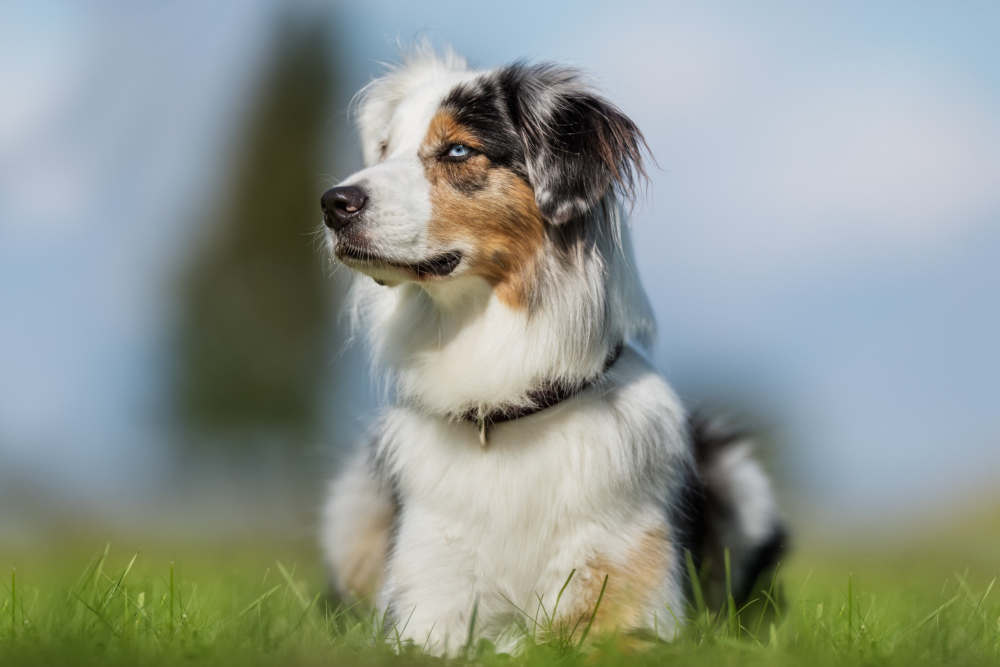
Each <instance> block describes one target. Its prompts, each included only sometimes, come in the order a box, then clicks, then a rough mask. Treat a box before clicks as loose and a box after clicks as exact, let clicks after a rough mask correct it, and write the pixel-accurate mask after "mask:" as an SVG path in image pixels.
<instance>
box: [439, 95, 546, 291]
mask: <svg viewBox="0 0 1000 667" xmlns="http://www.w3.org/2000/svg"><path fill="white" fill-rule="evenodd" d="M451 144H464V145H466V146H469V147H470V148H473V149H477V150H479V149H481V148H482V145H481V143H480V142H479V140H478V139H477V138H476V136H475V135H474V134H473V133H472V132H470V131H469V130H468V129H467V128H465V127H463V126H462V125H461V124H460V123H458V122H456V121H455V119H454V117H453V116H452V115H451V114H450V113H448V112H447V111H439V112H438V113H437V115H436V116H435V117H434V119H433V120H432V121H431V124H430V127H429V128H428V130H427V136H426V137H425V138H424V143H423V146H422V147H421V149H420V157H421V160H422V161H423V163H424V170H425V172H426V174H427V180H428V181H429V182H430V184H431V207H432V215H431V223H430V235H431V237H432V238H434V239H435V240H436V241H438V242H440V243H442V244H443V245H447V244H449V243H456V242H459V241H461V242H463V247H464V246H465V245H472V246H473V247H474V248H475V252H474V253H473V255H472V256H471V257H468V261H469V266H470V269H471V271H472V272H473V273H475V274H477V275H480V276H482V277H483V278H485V279H486V280H488V281H489V282H490V284H491V285H493V287H494V289H495V290H496V293H497V295H498V296H499V297H500V299H501V300H503V301H504V303H506V304H507V305H509V306H511V307H515V308H520V307H524V306H525V304H526V302H527V300H528V295H529V293H530V291H531V286H532V284H533V282H534V276H535V272H536V269H537V261H538V256H539V252H540V250H541V247H542V243H543V241H544V238H545V226H544V222H543V220H542V215H541V213H540V212H539V210H538V206H537V205H536V204H535V193H534V192H533V191H532V189H531V186H529V185H528V184H527V183H526V182H525V181H524V180H523V179H522V178H521V177H519V176H518V175H517V174H515V173H514V172H513V171H511V170H510V169H507V168H504V167H498V166H495V165H492V164H491V163H490V161H489V159H488V158H487V157H486V156H485V155H483V154H481V153H477V154H475V155H473V156H472V157H470V158H469V159H467V160H465V161H464V162H448V161H444V160H441V159H440V155H441V152H442V151H444V150H447V148H448V146H450V145H451Z"/></svg>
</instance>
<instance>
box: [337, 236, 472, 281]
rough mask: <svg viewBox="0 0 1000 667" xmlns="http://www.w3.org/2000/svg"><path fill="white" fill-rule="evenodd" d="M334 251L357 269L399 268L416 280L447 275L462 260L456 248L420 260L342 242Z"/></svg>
mask: <svg viewBox="0 0 1000 667" xmlns="http://www.w3.org/2000/svg"><path fill="white" fill-rule="evenodd" d="M334 253H335V254H336V255H337V258H338V259H339V260H340V261H342V262H344V263H345V264H347V265H349V266H351V267H354V268H357V269H358V270H364V268H366V267H367V268H375V269H378V268H393V269H399V270H401V271H405V272H407V273H410V274H412V275H413V276H415V277H416V279H417V280H424V279H426V278H435V277H437V278H441V277H444V276H447V275H448V274H450V273H451V272H452V271H454V270H455V269H456V268H457V267H458V265H459V264H460V263H461V261H462V253H461V252H459V251H458V250H449V251H448V252H444V253H441V254H440V255H434V256H433V257H429V258H427V259H425V260H422V261H420V262H400V261H397V260H394V259H389V258H387V257H382V256H381V255H378V254H376V253H373V252H372V251H370V250H366V249H364V248H357V247H355V246H352V245H349V244H347V243H344V242H340V243H337V247H336V248H335V249H334Z"/></svg>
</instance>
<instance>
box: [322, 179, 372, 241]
mask: <svg viewBox="0 0 1000 667" xmlns="http://www.w3.org/2000/svg"><path fill="white" fill-rule="evenodd" d="M367 203H368V195H367V193H365V191H364V190H362V189H361V188H359V187H358V186H356V185H345V186H343V187H340V188H331V189H329V190H327V191H326V192H324V193H323V197H322V198H321V199H320V206H322V207H323V222H325V223H326V226H327V227H329V228H330V229H332V230H334V231H337V230H339V229H342V228H344V227H345V226H346V225H347V223H349V222H350V221H351V220H352V219H354V218H356V217H357V216H358V215H360V214H361V211H363V210H364V208H365V204H367Z"/></svg>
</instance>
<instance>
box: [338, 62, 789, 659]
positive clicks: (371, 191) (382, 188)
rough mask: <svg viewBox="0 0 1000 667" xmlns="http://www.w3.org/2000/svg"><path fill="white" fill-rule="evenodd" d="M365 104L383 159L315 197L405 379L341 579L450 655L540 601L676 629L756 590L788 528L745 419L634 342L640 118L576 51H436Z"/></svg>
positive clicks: (362, 472) (365, 464)
mask: <svg viewBox="0 0 1000 667" xmlns="http://www.w3.org/2000/svg"><path fill="white" fill-rule="evenodd" d="M357 120H358V126H359V129H360V133H361V144H362V147H363V152H364V161H365V165H366V166H365V168H364V169H362V170H361V171H358V172H357V173H355V174H353V175H352V176H350V177H348V178H347V179H345V180H344V181H342V182H341V183H340V184H339V185H337V186H336V187H334V188H332V189H330V190H329V191H327V192H326V193H325V194H324V195H323V197H322V202H321V204H322V211H323V220H324V223H325V225H326V231H325V234H326V238H327V239H328V241H329V247H330V251H331V253H332V254H333V255H335V256H336V258H337V259H338V260H339V261H340V262H342V263H343V264H344V265H346V266H348V267H350V268H351V269H353V270H354V272H356V275H355V278H354V284H353V287H352V295H351V303H352V305H353V308H352V312H353V314H354V316H355V322H356V323H357V325H358V327H359V328H360V329H362V330H363V331H364V332H366V334H367V338H368V342H369V344H370V348H371V352H372V358H373V363H374V367H375V369H376V372H377V373H378V374H379V375H380V376H381V377H384V378H388V379H389V386H390V388H391V391H390V394H391V401H390V405H389V406H387V407H386V408H385V410H384V411H383V412H382V414H381V417H380V418H379V419H378V420H377V422H376V424H375V426H374V428H372V430H371V436H370V438H369V439H368V441H367V442H366V444H365V446H364V447H363V448H361V449H360V451H358V452H357V453H356V454H355V455H354V456H353V458H352V459H351V460H350V461H349V463H348V464H347V465H345V466H344V468H343V469H342V470H341V471H340V474H339V476H338V477H337V478H336V479H335V480H334V482H333V483H332V485H331V488H330V493H329V498H328V500H327V503H326V505H325V511H324V515H323V525H322V542H323V547H324V551H325V555H326V559H327V562H328V565H329V567H330V570H331V573H332V581H333V585H334V587H335V588H336V589H337V591H338V592H339V593H340V594H341V595H342V596H345V597H348V598H352V599H368V600H371V601H372V602H373V603H374V604H375V605H376V608H377V609H378V610H379V612H380V616H381V617H382V618H384V619H386V620H387V621H388V622H389V623H392V624H393V625H394V627H395V631H396V632H398V633H399V636H400V637H401V638H402V639H403V640H412V641H413V642H415V643H416V644H418V645H420V646H423V647H425V648H427V649H428V650H430V651H431V652H434V653H438V654H453V653H454V652H455V651H456V650H457V649H458V648H460V647H462V646H463V645H464V644H465V643H466V642H467V641H468V640H469V639H470V638H478V637H485V638H488V639H490V640H492V641H494V642H496V641H502V640H503V638H504V637H506V636H507V633H508V632H510V631H511V629H512V628H517V627H521V628H522V629H523V628H524V627H525V621H526V620H527V623H528V625H529V626H530V625H531V624H532V623H534V622H536V621H538V620H539V619H544V620H545V625H546V629H547V630H548V631H551V632H556V631H559V632H564V631H567V629H568V631H569V632H572V629H573V628H581V627H587V628H590V631H591V632H592V633H596V632H598V631H616V630H617V631H626V632H627V631H632V630H639V631H652V632H655V633H656V634H657V635H659V636H660V637H662V638H665V639H669V638H671V637H674V636H675V635H676V633H677V632H678V630H679V628H680V627H681V625H682V624H683V622H684V618H685V615H686V613H687V611H688V609H689V605H690V604H691V598H692V594H693V593H696V591H695V590H694V589H695V588H696V587H697V589H698V590H697V593H703V594H706V595H711V592H712V591H713V590H714V591H719V590H727V591H728V592H731V593H732V595H733V597H734V599H735V601H736V602H737V603H740V602H741V600H742V599H744V598H746V596H747V595H748V594H749V592H750V590H751V586H752V585H753V583H754V581H755V580H757V579H758V575H760V574H761V573H762V572H765V571H767V570H769V568H771V567H772V566H773V565H774V562H775V559H776V558H777V557H778V555H779V553H780V551H781V547H782V542H783V536H784V530H783V527H782V522H781V520H780V515H779V512H778V511H777V509H776V505H775V501H774V497H773V495H772V492H771V487H770V485H769V482H768V480H767V477H766V476H765V475H764V473H763V470H762V469H761V467H760V466H759V465H758V464H757V463H756V462H755V461H754V460H753V458H752V457H751V456H750V451H749V449H750V448H749V443H748V442H747V441H746V439H744V438H739V437H735V436H731V435H728V434H725V433H722V432H719V431H718V430H717V429H713V428H710V427H707V426H705V425H704V424H701V423H695V422H694V420H692V419H690V418H689V417H688V416H687V415H686V413H685V411H684V409H683V407H682V406H681V404H680V402H679V401H678V399H677V396H676V395H675V394H674V392H673V391H672V390H671V388H670V386H669V385H668V384H667V383H666V382H665V381H664V380H663V378H662V377H661V376H660V375H659V374H658V373H657V372H656V370H655V369H654V368H653V367H652V366H651V365H650V363H649V362H648V361H647V360H646V358H645V357H644V356H643V352H644V350H645V348H646V347H647V345H648V344H649V342H650V341H651V339H652V338H653V336H654V327H655V325H654V321H653V317H652V313H651V310H650V306H649V302H648V300H647V298H646V295H645V293H644V291H643V288H642V285H641V284H640V281H639V276H638V274H637V271H636V266H635V261H634V259H633V252H632V247H631V240H630V235H629V227H628V224H627V214H628V210H629V204H630V202H631V200H632V198H633V196H634V194H635V189H636V187H637V186H638V185H640V184H641V181H642V179H643V178H644V171H643V165H642V158H643V156H644V154H645V153H646V146H645V142H644V140H643V137H642V134H641V133H640V132H639V129H638V128H637V127H636V126H635V124H634V123H633V122H632V121H631V120H630V119H629V118H628V117H627V116H626V115H625V114H624V113H623V112H622V111H621V110H619V109H618V108H617V107H615V106H614V105H613V104H611V103H610V102H608V101H607V100H605V99H604V98H602V97H600V96H599V95H598V94H596V93H595V92H594V91H593V90H591V89H590V88H589V87H588V86H587V85H586V84H585V83H584V81H583V80H582V78H581V76H580V74H579V73H578V72H576V71H574V70H572V69H568V68H565V67H559V66H554V65H529V64H524V63H517V64H514V65H510V66H506V67H501V68H499V69H493V70H474V69H470V68H469V67H467V66H466V64H465V62H464V61H463V60H462V59H461V58H459V57H457V56H455V55H453V54H446V55H443V56H442V55H435V54H433V53H431V52H428V51H421V52H418V53H416V54H415V55H411V56H410V57H409V58H407V59H406V61H405V62H404V63H403V64H402V65H400V66H398V67H396V68H393V69H391V70H390V71H388V72H387V73H386V74H385V75H384V76H382V77H381V78H379V79H377V80H375V81H373V82H372V83H371V84H370V85H368V86H366V87H365V88H364V89H363V90H362V91H361V93H360V94H359V97H358V107H357ZM724 561H726V562H727V567H726V568H724V567H723V565H722V564H723V562H724ZM724 569H728V572H729V574H728V577H727V578H726V579H725V582H726V583H725V584H723V583H722V582H723V581H724V579H723V577H724V576H725V575H724V574H723V571H724ZM693 572H698V573H701V574H702V575H703V576H704V577H705V581H699V582H698V583H695V582H693V581H692V580H691V577H690V575H691V574H692V573H693Z"/></svg>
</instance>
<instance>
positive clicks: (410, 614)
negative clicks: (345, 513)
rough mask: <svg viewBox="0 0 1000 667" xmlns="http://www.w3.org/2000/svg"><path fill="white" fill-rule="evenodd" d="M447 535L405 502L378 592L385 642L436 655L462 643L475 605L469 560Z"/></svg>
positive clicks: (449, 653) (439, 525) (453, 650)
mask: <svg viewBox="0 0 1000 667" xmlns="http://www.w3.org/2000/svg"><path fill="white" fill-rule="evenodd" d="M448 533H449V531H448V529H447V528H446V527H445V526H444V525H442V523H441V522H440V521H437V520H434V519H432V518H431V517H430V516H428V515H426V514H424V513H422V512H420V511H419V510H417V509H415V508H413V507H411V506H406V509H405V510H404V511H403V512H402V514H401V518H400V524H399V532H398V534H397V536H396V542H395V548H394V549H393V551H392V556H391V558H390V560H389V563H388V567H387V570H386V581H385V585H384V586H383V587H382V590H381V592H380V594H379V607H380V608H381V609H382V610H383V612H384V617H385V618H386V620H387V622H388V624H389V627H387V628H385V631H386V636H387V638H388V639H389V640H390V641H394V640H395V639H396V638H398V639H399V640H400V641H402V642H412V643H414V644H415V645H416V646H418V647H420V648H422V649H424V650H425V651H427V652H429V653H432V654H435V655H442V656H454V655H456V654H457V653H458V652H459V651H460V650H461V649H462V647H463V646H465V644H466V642H467V641H468V637H469V629H470V627H471V625H472V618H473V613H474V611H473V610H474V608H475V606H476V581H475V572H474V568H473V559H472V557H471V555H470V554H469V553H468V552H467V551H465V550H463V549H462V548H461V547H460V546H459V545H458V544H456V543H455V542H454V541H453V540H452V539H450V538H449V534H448Z"/></svg>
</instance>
